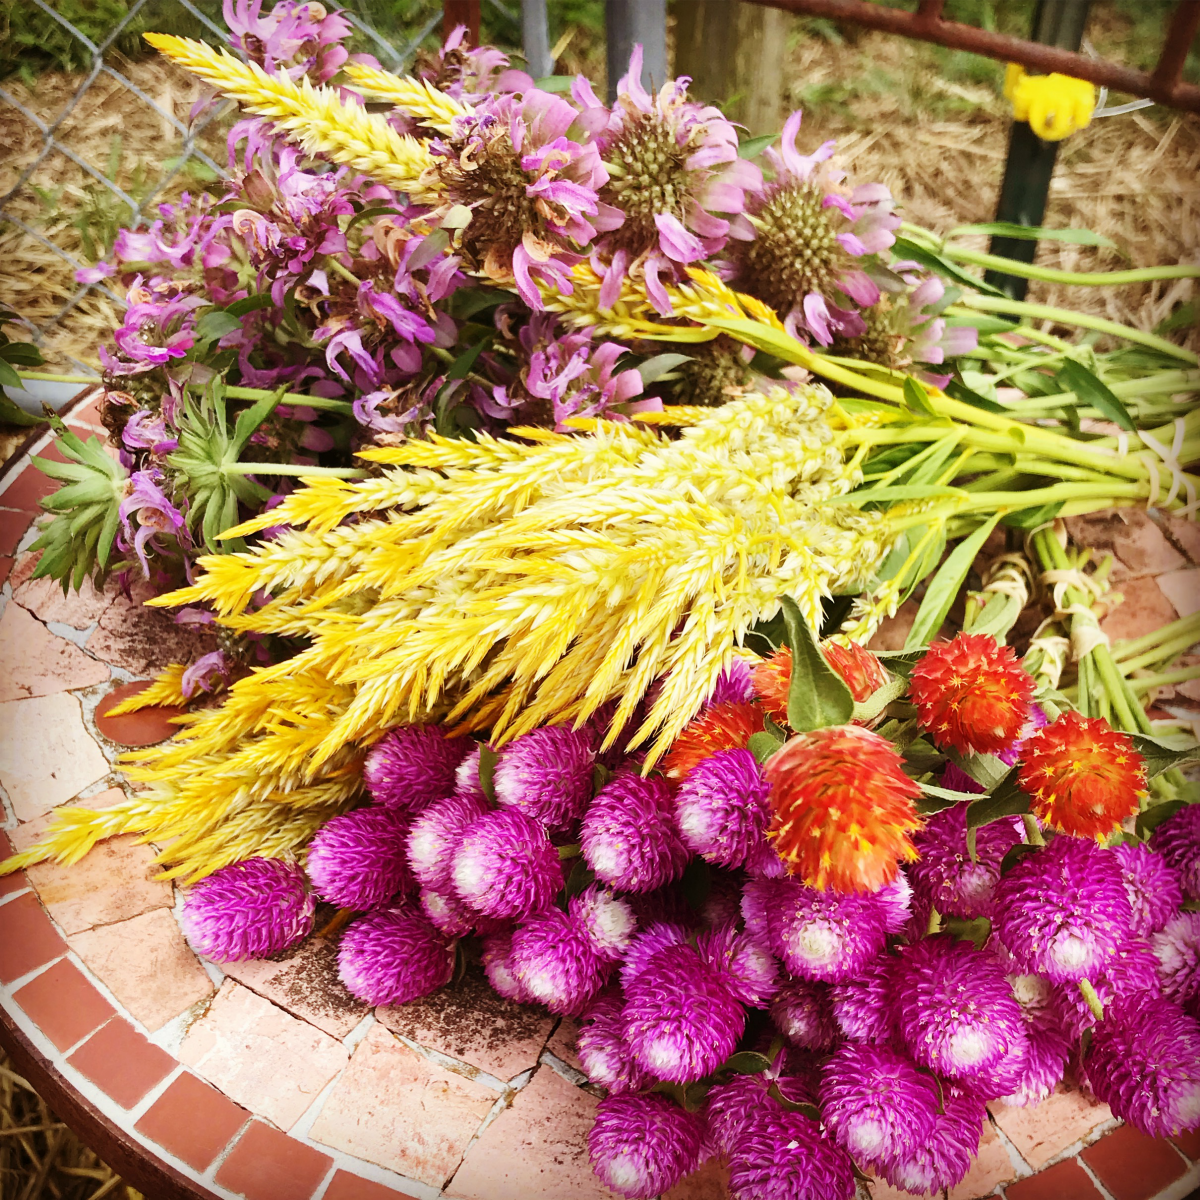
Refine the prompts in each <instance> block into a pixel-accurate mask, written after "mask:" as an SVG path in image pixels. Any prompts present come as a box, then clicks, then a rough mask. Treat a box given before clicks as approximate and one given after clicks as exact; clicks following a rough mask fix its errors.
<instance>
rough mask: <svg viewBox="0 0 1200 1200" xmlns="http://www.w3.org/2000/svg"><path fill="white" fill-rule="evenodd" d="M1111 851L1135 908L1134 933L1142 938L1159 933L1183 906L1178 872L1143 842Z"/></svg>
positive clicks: (1121, 843) (1123, 845) (1121, 846)
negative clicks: (1119, 865) (1118, 864)
mask: <svg viewBox="0 0 1200 1200" xmlns="http://www.w3.org/2000/svg"><path fill="white" fill-rule="evenodd" d="M1112 852H1113V854H1114V855H1116V858H1117V861H1118V862H1119V863H1120V864H1121V874H1122V876H1123V877H1124V880H1125V894H1126V895H1127V896H1128V897H1129V903H1130V906H1131V907H1132V909H1133V932H1134V933H1136V934H1140V935H1142V936H1143V937H1145V936H1148V935H1149V934H1151V933H1157V932H1158V930H1160V929H1161V928H1162V927H1163V926H1164V925H1165V924H1166V923H1167V922H1168V921H1169V920H1170V919H1171V917H1172V916H1174V914H1175V912H1176V911H1177V910H1178V908H1179V906H1180V905H1181V904H1182V903H1183V885H1182V883H1181V882H1180V878H1179V872H1178V871H1177V870H1176V869H1175V868H1174V867H1173V866H1171V864H1170V863H1169V862H1168V861H1167V859H1166V857H1165V855H1162V854H1158V853H1156V852H1155V851H1153V850H1151V849H1150V847H1149V846H1147V845H1146V844H1145V843H1144V842H1137V843H1130V842H1119V843H1118V844H1117V845H1115V846H1114V847H1113V848H1112Z"/></svg>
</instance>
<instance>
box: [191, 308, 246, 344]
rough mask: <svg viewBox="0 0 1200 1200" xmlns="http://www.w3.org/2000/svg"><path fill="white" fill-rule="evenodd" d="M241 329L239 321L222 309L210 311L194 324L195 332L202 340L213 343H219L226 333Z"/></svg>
mask: <svg viewBox="0 0 1200 1200" xmlns="http://www.w3.org/2000/svg"><path fill="white" fill-rule="evenodd" d="M241 327H242V322H241V320H240V319H239V318H238V317H235V316H234V315H233V314H232V313H229V312H226V311H225V310H224V309H223V308H213V309H210V310H209V311H208V312H206V313H205V314H204V315H203V316H202V317H200V318H199V320H197V322H196V332H197V333H198V334H199V335H200V336H201V337H202V338H207V339H209V340H210V341H213V342H216V341H219V340H220V339H221V338H223V337H224V336H225V335H226V334H227V333H233V332H234V330H236V329H241Z"/></svg>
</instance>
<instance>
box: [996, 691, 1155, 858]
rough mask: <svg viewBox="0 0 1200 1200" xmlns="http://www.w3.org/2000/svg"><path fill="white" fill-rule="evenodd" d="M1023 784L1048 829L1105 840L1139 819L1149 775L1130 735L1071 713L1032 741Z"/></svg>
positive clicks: (1025, 748)
mask: <svg viewBox="0 0 1200 1200" xmlns="http://www.w3.org/2000/svg"><path fill="white" fill-rule="evenodd" d="M1018 782H1019V784H1020V785H1021V790H1022V791H1024V792H1025V793H1027V794H1028V795H1029V797H1030V808H1031V809H1032V811H1033V813H1034V815H1035V816H1037V817H1038V819H1039V820H1041V821H1042V822H1043V823H1044V824H1046V825H1049V826H1050V827H1051V828H1052V829H1058V830H1060V831H1061V832H1063V833H1069V834H1071V835H1072V836H1073V837H1082V838H1095V839H1096V840H1097V841H1103V840H1104V839H1105V838H1107V837H1108V836H1109V835H1110V834H1113V833H1116V832H1117V830H1119V829H1120V828H1121V822H1122V821H1124V820H1125V819H1126V818H1127V817H1132V816H1134V815H1136V813H1137V811H1138V806H1139V801H1140V800H1141V797H1142V794H1143V793H1144V791H1145V788H1146V770H1145V766H1144V765H1143V762H1142V756H1141V755H1140V754H1138V752H1137V751H1136V750H1135V749H1134V746H1133V742H1132V741H1131V739H1130V737H1129V735H1128V734H1126V733H1121V732H1120V731H1119V730H1116V729H1113V728H1112V727H1111V726H1110V725H1109V723H1108V722H1107V721H1106V720H1104V718H1103V717H1081V716H1080V715H1079V714H1078V713H1077V712H1065V713H1063V714H1062V716H1061V717H1059V718H1058V720H1057V721H1055V722H1054V723H1053V724H1050V725H1047V726H1045V728H1043V729H1039V730H1038V731H1037V733H1035V734H1034V735H1033V736H1032V737H1030V738H1029V740H1028V741H1026V743H1025V745H1024V746H1023V747H1022V750H1021V772H1020V775H1019V776H1018Z"/></svg>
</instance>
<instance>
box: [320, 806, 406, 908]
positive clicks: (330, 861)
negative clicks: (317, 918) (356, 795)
mask: <svg viewBox="0 0 1200 1200" xmlns="http://www.w3.org/2000/svg"><path fill="white" fill-rule="evenodd" d="M407 833H408V818H407V814H405V813H402V812H398V811H396V810H394V809H390V808H359V809H356V810H355V811H354V812H348V813H343V814H342V815H341V816H340V817H333V818H332V819H331V820H329V821H326V822H325V824H324V825H322V826H321V828H320V829H319V830H318V831H317V834H316V836H315V837H314V838H313V840H312V842H311V843H309V847H308V858H307V860H306V861H305V869H306V870H307V871H308V877H309V879H311V880H312V883H313V887H314V888H316V890H317V894H318V895H319V896H320V897H321V899H322V900H328V901H329V903H330V904H336V905H337V906H338V907H339V908H353V909H356V910H358V911H359V912H365V911H366V910H367V909H369V908H378V907H379V906H380V905H381V904H385V903H387V901H388V900H390V899H391V898H392V897H393V896H394V895H395V894H396V893H397V892H401V893H403V892H407V891H409V890H411V887H412V876H411V874H410V873H409V870H408V864H407V862H406V861H405V855H404V842H405V837H406V835H407Z"/></svg>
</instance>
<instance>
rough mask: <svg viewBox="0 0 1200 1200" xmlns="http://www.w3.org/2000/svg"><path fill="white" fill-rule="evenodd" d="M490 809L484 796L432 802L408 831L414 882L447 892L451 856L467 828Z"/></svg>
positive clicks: (456, 797)
mask: <svg viewBox="0 0 1200 1200" xmlns="http://www.w3.org/2000/svg"><path fill="white" fill-rule="evenodd" d="M489 811H490V808H489V805H488V802H487V800H485V799H484V796H483V793H482V792H480V793H479V794H478V795H477V796H473V795H465V796H464V795H454V796H448V797H447V798H446V799H445V800H437V801H434V803H433V804H431V805H430V806H429V807H428V808H427V809H425V811H424V812H422V813H419V814H418V815H417V817H416V818H415V819H414V820H413V823H412V825H411V826H410V828H409V831H408V841H407V847H406V852H407V855H408V865H409V867H411V868H412V873H413V875H414V876H415V877H416V879H417V882H418V883H421V884H423V885H424V886H425V887H431V888H437V889H439V890H442V891H444V890H446V889H447V888H448V887H450V886H451V885H450V872H451V870H452V868H453V865H454V854H455V851H457V850H458V847H459V844H460V843H461V841H462V838H463V834H465V833H466V832H467V828H468V827H469V826H470V825H471V824H472V823H473V822H474V821H476V820H478V819H479V818H480V817H482V816H483V814H484V813H486V812H489Z"/></svg>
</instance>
